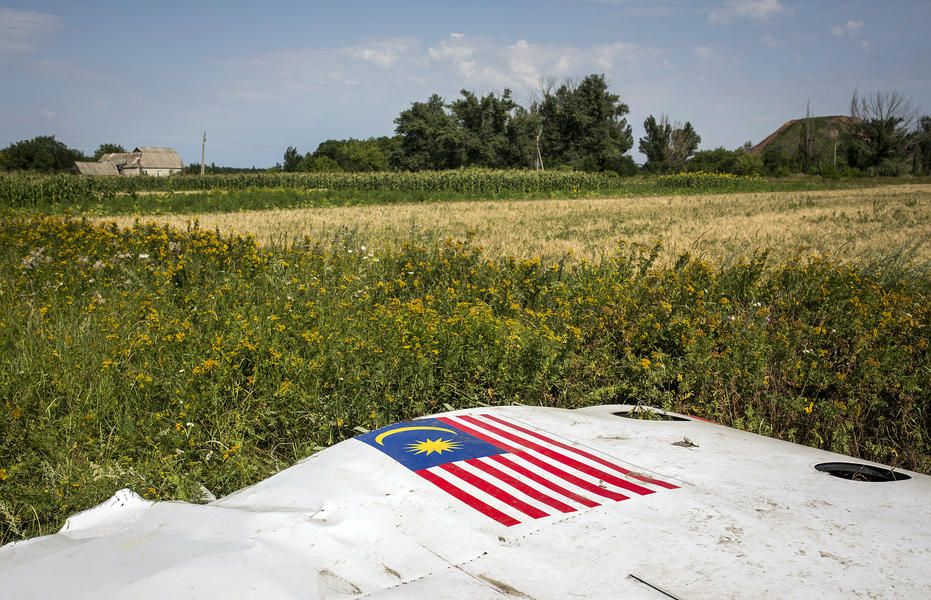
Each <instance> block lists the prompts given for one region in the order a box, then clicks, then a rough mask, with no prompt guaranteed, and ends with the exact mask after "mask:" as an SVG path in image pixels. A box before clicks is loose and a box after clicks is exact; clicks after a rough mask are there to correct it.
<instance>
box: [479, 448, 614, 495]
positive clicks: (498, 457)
mask: <svg viewBox="0 0 931 600" xmlns="http://www.w3.org/2000/svg"><path fill="white" fill-rule="evenodd" d="M488 458H490V459H491V460H493V461H496V462H499V463H501V464H502V465H505V466H506V467H508V468H509V469H511V470H513V471H516V472H517V473H520V474H521V475H523V476H524V477H526V478H527V479H530V480H531V481H534V482H536V483H539V484H540V485H542V486H543V487H546V488H548V489H550V490H552V491H554V492H556V493H557V494H562V495H563V496H565V497H566V498H569V499H570V500H572V501H574V502H578V503H579V504H581V505H583V506H587V507H589V508H594V507H596V506H599V504H598V503H597V502H595V501H594V500H589V499H588V498H586V497H585V496H582V495H581V494H576V493H575V492H571V491H569V490H567V489H566V488H564V487H562V486H559V485H556V484H555V483H553V482H552V481H550V480H549V479H546V478H544V477H541V476H540V475H537V474H536V473H534V472H533V471H531V470H530V469H527V468H524V467H523V466H521V465H519V464H517V463H516V462H514V461H513V460H511V459H510V458H508V457H506V456H505V455H503V454H495V455H494V456H489V457H488Z"/></svg>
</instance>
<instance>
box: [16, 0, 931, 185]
mask: <svg viewBox="0 0 931 600" xmlns="http://www.w3.org/2000/svg"><path fill="white" fill-rule="evenodd" d="M929 26H931V2H929V1H927V0H925V1H918V0H886V1H883V2H874V1H865V0H864V1H843V2H842V1H828V0H818V1H809V2H800V1H793V0H714V1H709V2H684V1H676V0H668V1H663V0H659V1H656V2H643V1H634V0H537V1H535V2H523V1H513V2H504V1H499V2H486V1H472V2H455V3H444V2H401V1H395V2H375V1H361V0H343V1H341V2H274V1H267V2H262V3H258V2H240V1H236V0H228V1H225V2H200V3H192V2H173V1H162V2H157V3H156V2H148V3H125V2H122V3H121V2H93V1H85V2H73V1H50V2H43V1H37V0H34V1H31V2H4V1H3V0H0V81H2V82H3V85H2V93H0V147H3V146H6V145H8V144H9V143H11V142H14V141H17V140H20V139H26V138H31V137H33V136H36V135H45V134H54V135H56V136H57V137H58V139H60V140H62V141H63V142H65V143H66V144H68V145H70V146H73V147H77V148H80V149H83V150H85V151H87V152H90V151H93V149H94V148H96V147H97V145H99V144H100V143H103V142H115V143H120V144H123V145H124V146H127V147H131V146H173V147H175V148H177V149H178V150H179V152H180V153H181V155H182V157H183V158H184V160H185V162H188V163H191V162H197V161H198V160H199V158H200V135H201V132H202V131H203V130H204V129H206V130H207V138H208V142H207V161H208V162H216V163H217V164H222V165H230V166H251V165H255V166H259V167H264V166H271V165H273V164H274V163H276V162H278V161H280V160H281V155H282V154H283V152H284V149H285V148H286V147H287V146H289V145H293V146H297V147H298V148H299V149H300V150H301V151H302V152H304V151H308V150H313V149H314V148H316V146H317V144H318V143H319V142H321V141H323V140H324V139H327V138H345V137H368V136H371V135H390V134H391V133H392V132H393V129H394V124H393V122H392V121H393V119H394V118H395V117H396V116H397V114H398V113H399V112H400V111H401V110H403V109H405V108H406V107H407V106H409V105H410V103H411V102H413V101H415V100H423V99H425V98H427V97H428V96H429V95H430V94H431V93H433V92H437V93H439V94H441V95H442V96H444V97H445V98H447V99H451V98H453V97H454V96H455V95H456V94H457V93H458V91H459V90H460V89H462V88H467V89H471V90H474V91H478V92H486V91H500V90H502V89H503V88H504V87H505V86H508V87H510V88H511V89H512V90H513V91H514V92H515V95H516V96H517V98H518V99H519V100H521V101H523V102H527V101H528V100H529V99H530V98H531V97H532V94H533V93H534V91H535V90H536V89H538V88H539V82H540V81H541V80H542V79H544V78H554V79H557V80H560V79H564V78H567V77H576V78H578V77H581V76H584V75H586V74H588V73H605V74H606V75H607V78H608V81H609V82H610V83H611V87H612V89H613V90H614V91H615V92H616V93H618V94H620V95H621V97H622V99H623V100H624V101H625V102H626V103H627V104H628V105H629V106H630V109H631V113H630V115H629V117H628V118H629V119H630V121H631V123H632V124H633V126H634V135H635V137H639V135H641V133H642V127H641V124H642V122H643V120H644V119H645V118H646V117H647V116H648V115H649V114H656V115H658V114H661V113H665V114H668V115H669V117H670V119H671V120H673V121H686V120H688V121H691V122H692V124H693V125H694V126H695V128H696V129H697V131H698V133H699V134H700V135H701V136H702V148H713V147H716V146H721V145H723V146H726V147H729V148H733V147H737V146H739V145H740V144H742V143H743V142H745V141H748V140H752V141H753V142H758V141H759V140H761V139H762V138H763V137H765V136H766V135H767V134H768V133H770V132H771V131H772V130H773V129H775V128H776V127H778V126H779V125H781V124H782V123H783V122H784V121H785V120H787V119H790V118H793V117H797V116H801V115H802V114H804V111H805V104H806V101H807V100H808V99H811V106H812V110H813V112H814V113H815V114H846V113H847V112H848V109H849V101H850V95H851V93H852V91H853V90H854V88H859V89H860V91H861V92H869V91H873V90H884V91H892V90H897V91H899V92H901V93H903V94H904V95H906V96H907V97H910V98H911V99H912V103H913V105H915V106H916V107H919V108H921V109H923V112H924V113H931V35H929V34H928V32H929V30H931V27H929ZM634 157H635V159H636V160H638V162H640V161H641V160H642V157H640V156H638V155H637V154H636V141H635V143H634Z"/></svg>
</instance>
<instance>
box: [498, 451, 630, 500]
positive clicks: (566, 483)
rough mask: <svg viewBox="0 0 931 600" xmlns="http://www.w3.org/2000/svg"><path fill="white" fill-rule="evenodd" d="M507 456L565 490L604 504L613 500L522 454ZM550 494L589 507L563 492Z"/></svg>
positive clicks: (587, 479)
mask: <svg viewBox="0 0 931 600" xmlns="http://www.w3.org/2000/svg"><path fill="white" fill-rule="evenodd" d="M505 456H507V457H508V458H509V459H510V460H512V461H513V462H514V463H516V464H518V465H520V466H521V467H524V468H525V469H527V470H528V471H531V472H533V473H536V474H537V475H539V476H540V477H542V478H543V479H546V480H547V481H552V482H553V483H555V484H556V485H558V486H559V487H561V488H563V489H565V490H566V491H568V492H571V493H573V494H577V495H579V496H582V497H583V498H586V499H588V500H591V501H592V502H597V503H598V504H604V503H605V502H612V500H610V499H608V498H605V497H604V496H599V495H597V494H594V493H592V492H589V491H588V490H584V489H582V488H580V487H578V486H577V485H575V484H574V483H571V482H569V481H566V480H565V479H562V478H561V477H557V476H556V475H553V474H552V473H549V472H547V471H544V470H543V469H541V468H540V467H538V466H537V465H534V464H532V463H530V462H529V461H527V460H526V459H524V458H521V457H520V456H517V455H514V454H505ZM500 466H502V467H503V466H504V465H500ZM564 470H566V471H572V470H571V469H568V468H567V469H564ZM509 472H510V471H509ZM578 475H579V479H583V478H585V479H586V481H589V480H590V479H591V478H586V477H585V476H584V473H579V474H578ZM592 483H593V484H594V485H598V482H597V481H593V482H592ZM549 495H550V496H553V497H554V498H556V499H557V500H561V501H562V502H565V503H566V504H568V505H570V506H575V507H577V508H579V509H582V510H584V509H587V508H588V507H587V506H585V505H584V504H582V503H580V502H578V501H576V500H573V499H571V498H568V497H566V496H564V495H563V494H559V493H557V492H552V491H551V492H549Z"/></svg>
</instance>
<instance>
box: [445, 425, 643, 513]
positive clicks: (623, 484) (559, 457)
mask: <svg viewBox="0 0 931 600" xmlns="http://www.w3.org/2000/svg"><path fill="white" fill-rule="evenodd" d="M459 418H460V419H464V420H466V421H468V422H469V423H472V424H473V425H478V426H479V427H484V428H485V429H487V430H488V431H491V432H492V433H495V434H497V435H499V436H501V437H503V438H505V439H508V440H511V441H512V442H516V443H518V444H520V445H522V446H525V447H527V448H530V449H531V450H534V451H535V452H539V453H540V454H542V455H543V456H546V457H548V458H551V459H553V460H556V461H559V462H561V463H562V464H564V465H566V466H567V467H572V468H573V469H575V470H577V471H581V472H582V473H585V474H586V475H591V476H592V477H597V478H598V479H601V480H602V481H607V482H608V483H610V484H611V485H614V486H617V487H619V488H623V489H625V490H627V491H629V492H633V493H635V494H640V495H641V496H646V495H647V494H652V493H654V490H651V489H649V488H645V487H643V486H642V485H637V484H636V483H633V482H630V481H627V480H626V479H621V478H620V477H615V476H614V475H611V474H610V473H605V472H604V471H599V470H598V469H596V468H594V467H591V466H589V465H587V464H585V463H582V462H579V461H577V460H575V459H574V458H569V457H568V456H565V455H564V454H560V453H559V452H556V451H555V450H550V449H549V448H546V447H544V446H541V445H539V444H536V443H534V442H531V441H529V440H526V439H523V438H521V437H520V436H517V435H515V434H513V433H510V432H507V431H504V430H503V429H499V428H498V427H495V426H494V425H489V424H488V423H482V422H481V421H479V420H478V419H476V418H475V417H473V416H471V415H460V416H459Z"/></svg>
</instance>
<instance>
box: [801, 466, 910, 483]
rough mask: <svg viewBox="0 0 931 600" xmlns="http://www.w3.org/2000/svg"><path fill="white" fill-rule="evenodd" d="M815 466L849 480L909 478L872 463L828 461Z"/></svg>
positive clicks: (896, 479)
mask: <svg viewBox="0 0 931 600" xmlns="http://www.w3.org/2000/svg"><path fill="white" fill-rule="evenodd" d="M815 468H816V469H818V470H819V471H821V472H823V473H827V474H828V475H833V476H834V477H840V478H841V479H849V480H850V481H870V482H877V481H902V480H904V479H911V477H910V476H908V475H906V474H905V473H900V472H898V471H893V470H892V469H887V468H886V467H876V466H873V465H864V464H861V463H848V462H829V463H821V464H820V465H815Z"/></svg>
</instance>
